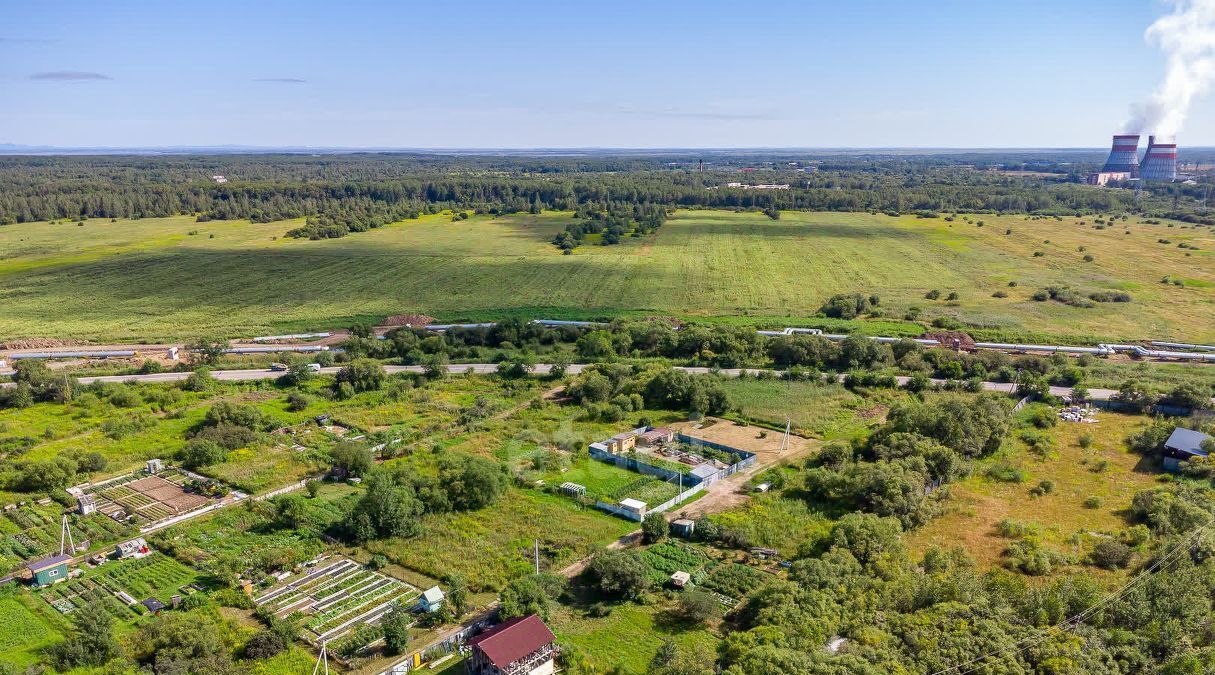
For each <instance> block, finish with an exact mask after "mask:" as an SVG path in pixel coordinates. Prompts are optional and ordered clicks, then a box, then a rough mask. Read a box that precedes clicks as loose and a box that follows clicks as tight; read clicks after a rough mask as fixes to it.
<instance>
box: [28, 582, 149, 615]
mask: <svg viewBox="0 0 1215 675" xmlns="http://www.w3.org/2000/svg"><path fill="white" fill-rule="evenodd" d="M39 596H40V597H41V598H42V599H43V600H45V601H46V603H47V604H49V605H50V606H52V607H54V608H55V609H57V610H58V611H59V612H61V613H63V614H71V613H72V612H74V611H76V610H77V609H80V608H81V607H84V606H86V605H101V606H102V607H105V608H106V611H108V612H109V613H110V614H112V615H113V616H114V618H116V619H118V620H120V621H125V620H129V619H133V618H135V617H136V616H138V615H139V610H137V609H135V607H134V606H130V605H127V604H126V603H125V602H123V601H122V600H119V599H118V597H117V596H115V595H114V592H113V591H112V590H111V589H110V588H108V587H106V586H104V585H103V584H101V583H99V582H98V581H96V580H95V579H84V578H79V579H72V580H70V581H67V582H64V583H60V584H55V585H54V586H51V587H49V588H46V589H43V590H42V591H40V592H39Z"/></svg>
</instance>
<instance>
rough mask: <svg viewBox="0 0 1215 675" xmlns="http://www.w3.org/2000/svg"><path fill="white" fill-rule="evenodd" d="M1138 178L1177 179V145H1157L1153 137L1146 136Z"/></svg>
mask: <svg viewBox="0 0 1215 675" xmlns="http://www.w3.org/2000/svg"><path fill="white" fill-rule="evenodd" d="M1139 176H1140V177H1141V178H1143V180H1174V179H1175V178H1177V144H1176V143H1157V142H1156V137H1155V136H1148V147H1147V153H1146V154H1144V155H1143V166H1141V167H1140V169H1139Z"/></svg>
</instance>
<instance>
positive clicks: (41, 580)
mask: <svg viewBox="0 0 1215 675" xmlns="http://www.w3.org/2000/svg"><path fill="white" fill-rule="evenodd" d="M71 559H72V556H70V555H67V554H66V553H62V554H60V555H53V556H51V557H49V558H42V559H40V560H34V561H31V562H30V563H29V564H27V565H26V566H25V569H26V570H27V571H28V572H29V574H30V578H31V580H32V581H33V583H34V585H35V586H38V587H39V588H41V587H43V586H50V585H51V584H54V583H58V582H60V581H63V580H64V579H67V578H68V561H70V560H71Z"/></svg>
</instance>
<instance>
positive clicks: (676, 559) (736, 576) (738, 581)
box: [641, 541, 770, 600]
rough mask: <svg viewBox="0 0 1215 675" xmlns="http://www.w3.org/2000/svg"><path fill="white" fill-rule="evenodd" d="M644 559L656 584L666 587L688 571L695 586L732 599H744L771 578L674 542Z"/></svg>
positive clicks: (644, 554) (650, 551)
mask: <svg viewBox="0 0 1215 675" xmlns="http://www.w3.org/2000/svg"><path fill="white" fill-rule="evenodd" d="M641 557H642V558H643V559H645V562H646V564H647V565H649V567H650V579H651V581H653V582H654V583H655V584H659V585H661V584H665V583H666V582H667V581H668V580H669V579H670V578H671V575H672V574H674V573H675V572H687V573H688V574H689V575H691V577H692V583H693V584H695V585H696V586H698V587H700V588H703V589H705V590H707V591H710V592H713V593H716V594H719V595H722V596H725V597H726V598H730V599H733V600H741V599H742V598H743V597H745V596H746V595H747V594H749V593H751V592H752V591H754V590H756V589H757V588H759V587H760V586H762V585H763V584H764V583H765V582H766V581H767V580H768V579H769V578H770V577H769V576H768V575H767V574H765V573H764V572H761V571H759V570H756V569H755V568H753V567H747V566H746V565H739V564H738V563H733V562H720V561H716V560H713V559H711V558H709V556H708V555H706V554H705V553H704V552H703V551H701V550H700V549H698V548H695V547H692V546H689V545H687V544H681V543H678V542H673V541H667V542H663V543H660V544H655V545H654V546H651V547H649V548H648V549H646V550H645V551H643V552H642V554H641Z"/></svg>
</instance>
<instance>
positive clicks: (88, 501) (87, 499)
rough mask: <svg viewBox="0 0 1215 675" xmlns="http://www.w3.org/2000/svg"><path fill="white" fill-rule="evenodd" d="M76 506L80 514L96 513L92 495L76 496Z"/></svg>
mask: <svg viewBox="0 0 1215 675" xmlns="http://www.w3.org/2000/svg"><path fill="white" fill-rule="evenodd" d="M76 508H78V509H80V515H82V516H87V515H89V514H90V513H97V500H96V499H94V498H93V495H80V496H79V497H77V498H76Z"/></svg>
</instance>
